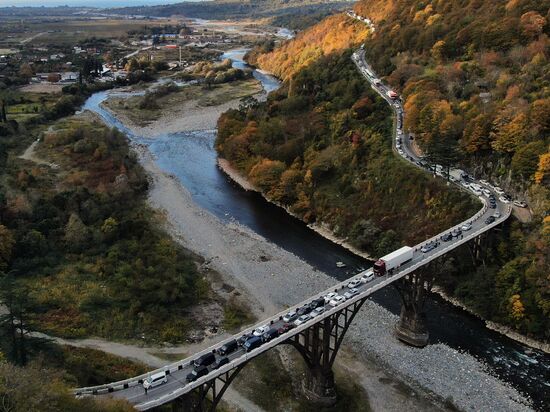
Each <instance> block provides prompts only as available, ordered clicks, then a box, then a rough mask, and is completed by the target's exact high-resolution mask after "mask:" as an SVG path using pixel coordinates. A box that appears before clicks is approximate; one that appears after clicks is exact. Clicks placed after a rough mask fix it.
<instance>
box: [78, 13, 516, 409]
mask: <svg viewBox="0 0 550 412" xmlns="http://www.w3.org/2000/svg"><path fill="white" fill-rule="evenodd" d="M348 15H350V16H351V17H353V18H356V19H358V20H360V21H363V22H365V23H366V24H368V25H369V26H371V28H374V27H372V22H371V21H370V20H368V19H365V18H362V17H360V16H357V15H355V14H354V13H353V12H348ZM352 59H353V61H354V63H355V64H356V65H357V67H358V69H359V71H360V72H361V73H362V74H363V75H364V77H365V78H366V80H367V81H369V83H370V84H371V87H372V88H373V89H374V90H375V91H376V92H377V93H378V94H379V95H380V96H381V97H383V98H384V99H385V100H386V101H387V102H388V104H389V105H390V107H391V108H392V110H393V111H394V115H395V122H394V128H393V138H392V142H393V143H392V145H393V149H394V151H395V152H396V154H397V155H399V156H401V157H402V159H403V161H408V162H411V163H412V164H414V165H415V166H417V167H421V168H424V167H423V165H422V162H421V159H420V157H419V156H417V155H416V154H415V152H414V150H413V149H412V147H411V141H410V139H409V137H408V136H407V134H406V133H404V132H403V116H404V115H405V114H404V111H403V107H402V104H401V102H400V100H399V98H398V96H395V95H393V98H391V97H390V92H391V90H390V89H389V88H388V87H387V86H386V85H384V84H383V83H382V82H381V81H380V80H379V79H378V78H377V77H376V75H375V74H374V71H373V70H372V68H371V67H370V66H369V65H368V64H367V62H366V61H365V56H364V51H363V50H362V48H361V49H359V50H357V51H356V52H355V53H354V54H353V56H352ZM398 139H399V140H400V143H399V145H398V144H397V142H398ZM398 146H399V147H398ZM429 172H430V173H433V172H432V171H431V170H430V171H429ZM436 172H437V174H439V175H441V176H443V173H442V172H441V171H440V170H436ZM447 178H449V176H447ZM449 184H454V185H456V186H458V188H459V190H467V191H472V190H473V191H474V192H476V194H477V195H478V197H479V200H480V202H481V205H482V207H481V208H480V209H479V210H478V211H477V213H476V214H475V215H473V216H472V217H470V218H469V219H467V220H466V221H464V222H460V223H458V224H457V225H456V226H454V227H452V228H449V229H447V230H445V231H444V232H443V233H440V234H438V235H436V236H434V237H432V238H430V239H427V240H425V241H423V242H421V243H419V244H417V245H415V246H412V249H413V254H412V259H410V260H408V261H407V262H405V263H403V264H402V265H401V266H399V267H397V268H395V269H394V270H393V271H389V272H388V273H387V274H385V275H383V276H381V277H376V278H375V279H374V280H372V281H371V280H370V278H371V276H369V281H366V280H364V281H363V282H361V283H359V284H358V285H357V284H356V283H357V282H353V283H351V284H350V282H351V281H352V280H356V279H360V278H361V277H363V276H365V275H367V274H369V275H370V272H372V270H371V269H368V270H366V271H364V272H361V273H359V274H357V275H354V276H353V277H352V278H350V279H348V280H346V281H343V282H340V283H337V284H335V285H334V286H333V287H331V288H330V289H327V290H325V291H322V292H319V293H317V294H314V295H312V296H311V297H310V298H309V299H307V300H305V301H303V302H300V303H298V304H296V305H294V306H293V307H291V308H289V309H287V310H285V311H283V312H280V313H278V314H276V315H274V316H272V317H270V318H268V319H265V320H264V321H262V322H260V323H258V324H256V325H254V326H252V327H249V328H247V329H245V330H243V331H242V332H241V333H239V334H236V335H234V336H233V337H231V338H228V339H226V340H224V341H221V342H219V343H218V344H216V345H213V346H211V347H209V348H207V349H205V350H203V351H201V352H198V353H195V354H193V355H192V356H189V357H187V358H186V359H183V360H180V361H178V362H174V363H171V364H168V365H166V366H164V367H162V368H159V369H156V370H153V371H150V372H148V373H146V374H143V375H140V376H135V377H133V378H130V379H125V380H122V381H118V382H113V383H108V384H105V385H98V386H93V387H86V388H79V389H75V390H74V394H75V395H76V396H112V397H115V398H123V399H126V400H128V401H129V402H130V403H131V404H133V405H134V407H135V408H136V409H137V410H140V411H145V410H150V409H154V408H157V407H159V406H161V405H164V404H167V403H172V404H173V405H174V410H182V411H190V410H199V411H203V410H210V411H213V410H215V409H216V406H217V405H218V403H219V402H220V400H221V398H222V396H223V394H224V392H225V390H226V389H227V388H228V386H229V385H230V384H231V382H232V381H233V379H234V378H235V376H236V375H237V374H238V373H239V372H240V371H241V370H242V369H243V368H244V367H245V365H246V364H247V362H248V361H249V360H251V359H253V358H255V357H257V356H259V355H261V354H262V353H264V352H266V351H268V350H270V349H272V348H274V347H275V346H278V345H283V344H286V345H291V346H293V347H294V348H295V349H296V350H297V351H298V353H300V355H301V356H302V357H303V359H304V361H305V363H306V365H307V370H308V374H307V376H306V381H305V383H304V391H305V394H306V396H307V397H308V398H310V399H313V400H316V401H319V402H325V403H327V404H330V403H332V402H334V401H335V399H336V398H335V387H334V375H333V372H332V365H333V363H334V361H335V358H336V356H337V354H338V350H339V348H340V346H341V344H342V341H343V339H344V336H345V334H346V332H347V330H348V328H349V326H350V324H351V323H352V322H353V319H354V317H355V315H356V314H357V312H358V311H359V310H360V309H361V307H362V306H363V304H364V303H365V301H366V300H367V299H368V298H369V296H370V295H372V294H373V293H374V292H376V291H377V290H380V289H382V288H384V287H386V286H388V285H390V284H394V285H396V286H398V290H399V291H400V294H401V296H402V298H403V309H402V313H401V320H400V322H399V324H398V325H397V328H396V332H397V336H398V337H399V338H400V339H402V340H404V341H406V342H408V343H410V344H413V345H417V346H424V345H426V344H427V333H426V331H425V330H423V327H422V320H421V319H419V318H418V316H419V313H420V312H421V307H419V306H418V302H417V300H418V296H417V295H418V293H419V291H424V290H425V286H426V281H425V278H423V277H421V276H420V277H418V276H416V274H418V273H419V272H422V271H421V269H422V268H425V267H426V265H428V264H430V263H431V262H434V261H435V260H436V259H438V258H439V257H441V256H443V255H445V254H446V253H448V252H450V251H452V250H453V249H455V248H457V247H458V246H460V245H463V244H466V243H467V242H471V241H474V242H473V243H474V246H475V245H476V244H477V245H478V243H476V241H477V240H478V239H479V238H480V236H481V235H483V234H484V233H485V232H487V231H489V230H490V229H492V228H494V227H495V226H497V225H499V224H501V223H502V222H504V221H505V220H506V219H507V218H508V217H509V216H510V214H511V211H512V208H511V205H510V204H509V201H508V200H506V199H505V198H502V197H500V198H499V193H498V192H495V188H493V187H491V186H490V185H484V187H483V189H484V190H485V191H486V192H485V193H486V195H488V193H489V192H490V193H491V194H492V195H493V196H494V197H495V199H497V200H496V207H495V208H490V207H489V204H488V201H487V199H488V196H487V197H484V196H483V195H479V188H477V187H476V186H475V185H474V186H473V189H472V186H468V184H467V183H466V182H461V181H460V176H459V177H454V178H452V181H450V182H449ZM480 186H483V185H481V184H480ZM495 212H499V214H500V216H499V217H496V218H495V219H494V221H491V219H492V218H490V217H491V216H494V215H495ZM488 218H490V219H489V220H487V219H488ZM464 225H467V227H470V228H469V229H468V230H464V231H462V233H461V234H458V232H459V231H460V228H462V227H463V226H464ZM453 230H456V232H455V235H454V236H452V235H451V237H450V239H449V234H450V233H451V232H452V231H453ZM445 240H446V241H445ZM427 245H428V246H430V247H431V249H430V248H429V247H428V248H426V246H427ZM428 249H430V250H428ZM364 279H366V278H364ZM407 282H408V283H409V284H415V285H416V286H415V287H416V291H415V290H414V287H413V288H412V289H413V290H412V291H411V290H409V292H407V290H406V289H407V288H406V287H405V285H407ZM351 289H356V290H355V291H354V292H353V293H351ZM346 293H348V296H349V297H348V298H347V299H345V300H344V301H343V302H341V303H339V304H337V305H335V306H333V304H331V303H330V300H328V299H327V300H324V297H325V296H327V295H329V294H338V295H340V296H343V295H344V294H346ZM415 293H416V295H415ZM407 296H408V297H407ZM318 299H319V300H318ZM320 299H323V300H322V301H321V300H320ZM314 301H316V302H322V304H321V305H320V307H322V308H323V309H324V311H323V309H320V310H319V311H318V312H321V313H319V314H318V315H317V316H315V317H313V318H310V319H308V320H305V321H304V322H303V323H302V324H300V325H298V326H296V327H289V325H290V324H292V322H290V323H289V322H285V320H284V319H283V318H284V317H285V315H287V314H288V313H289V312H293V311H300V309H302V311H303V310H304V309H303V308H304V307H306V305H309V304H310V303H312V302H314ZM333 303H334V302H333ZM262 327H264V328H265V329H276V330H278V331H280V334H276V336H274V337H273V338H272V339H270V340H269V339H267V340H266V341H265V342H263V343H262V344H260V345H259V346H258V347H255V348H253V349H251V350H249V351H247V350H246V349H245V348H244V346H243V345H238V347H237V348H236V350H234V351H233V352H231V353H229V354H226V356H224V357H226V358H227V360H226V362H227V363H226V364H225V365H222V366H220V367H219V368H215V367H213V366H212V365H210V366H209V367H208V369H207V371H206V374H205V375H204V376H201V377H199V378H198V379H196V380H195V381H192V382H188V381H187V380H186V377H187V375H188V374H189V373H190V372H192V371H193V369H194V367H193V365H192V363H193V361H194V360H196V359H198V358H199V357H201V356H203V355H206V354H210V353H213V354H214V356H215V358H216V360H219V359H221V358H222V355H220V354H219V352H218V349H219V348H221V347H222V346H223V345H224V344H226V343H228V342H231V341H233V340H238V339H239V338H242V337H243V336H245V337H246V336H249V335H251V334H253V331H255V330H258V329H259V328H262ZM158 373H161V374H165V375H166V380H167V381H166V383H163V384H161V385H159V386H157V387H155V388H151V389H149V391H148V393H145V391H144V388H143V386H142V384H143V382H144V380H145V379H147V378H149V377H151V376H152V375H154V374H158Z"/></svg>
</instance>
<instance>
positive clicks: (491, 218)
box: [485, 216, 495, 225]
mask: <svg viewBox="0 0 550 412" xmlns="http://www.w3.org/2000/svg"><path fill="white" fill-rule="evenodd" d="M494 221H495V218H494V217H493V216H489V217H488V218H487V219H485V224H486V225H490V224H491V223H493V222H494Z"/></svg>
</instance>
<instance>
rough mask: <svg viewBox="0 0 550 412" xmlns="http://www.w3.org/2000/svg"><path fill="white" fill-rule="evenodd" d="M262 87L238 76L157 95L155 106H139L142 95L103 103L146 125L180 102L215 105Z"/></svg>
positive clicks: (192, 104) (205, 105) (141, 102)
mask: <svg viewBox="0 0 550 412" xmlns="http://www.w3.org/2000/svg"><path fill="white" fill-rule="evenodd" d="M261 90H262V87H261V84H260V82H258V81H257V80H255V79H249V80H240V81H235V82H231V83H223V84H217V85H213V86H212V87H211V88H205V87H204V86H202V85H194V86H188V87H182V88H180V89H179V90H178V91H175V92H172V93H170V94H167V95H165V96H162V97H159V98H157V99H156V105H157V107H156V108H141V107H140V106H142V104H143V101H144V99H145V97H143V96H135V97H131V98H129V99H125V98H111V99H109V100H107V101H106V102H105V105H106V106H107V107H108V108H109V109H110V110H112V111H113V112H115V113H119V114H122V115H124V116H126V117H127V118H128V119H130V120H131V121H132V122H133V123H135V124H137V125H139V126H146V125H148V124H149V123H151V122H153V121H155V120H158V119H159V118H160V117H161V116H163V115H165V114H169V113H170V112H173V111H175V110H177V109H181V107H182V106H184V105H188V106H194V107H208V106H218V105H221V104H224V103H227V102H229V101H231V100H235V99H242V98H243V97H247V96H252V95H254V94H256V93H259V92H260V91H261Z"/></svg>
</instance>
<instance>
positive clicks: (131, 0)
mask: <svg viewBox="0 0 550 412" xmlns="http://www.w3.org/2000/svg"><path fill="white" fill-rule="evenodd" d="M182 1H191V0H0V7H10V6H49V7H55V6H80V7H82V6H93V7H126V6H143V5H147V6H154V5H158V4H173V3H181V2H182ZM193 1H203V0H193Z"/></svg>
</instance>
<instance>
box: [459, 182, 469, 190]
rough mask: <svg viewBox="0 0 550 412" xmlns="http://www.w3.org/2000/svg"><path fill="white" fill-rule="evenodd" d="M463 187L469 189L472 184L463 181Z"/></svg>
mask: <svg viewBox="0 0 550 412" xmlns="http://www.w3.org/2000/svg"><path fill="white" fill-rule="evenodd" d="M461 185H462V187H464V188H465V189H469V188H470V185H469V184H468V183H466V182H462V183H461Z"/></svg>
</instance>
